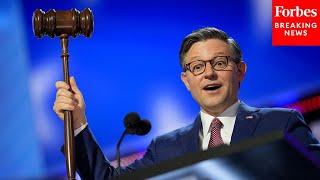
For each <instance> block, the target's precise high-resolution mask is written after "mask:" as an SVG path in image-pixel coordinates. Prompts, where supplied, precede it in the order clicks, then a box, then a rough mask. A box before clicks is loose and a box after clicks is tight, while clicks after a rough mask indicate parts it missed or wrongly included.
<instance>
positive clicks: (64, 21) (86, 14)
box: [32, 8, 93, 179]
mask: <svg viewBox="0 0 320 180" xmlns="http://www.w3.org/2000/svg"><path fill="white" fill-rule="evenodd" d="M32 22H33V23H32V24H33V32H34V35H35V36H36V37H38V38H41V37H42V36H44V35H48V36H49V37H51V38H53V37H55V36H58V37H60V39H61V48H62V54H61V58H62V62H63V77H64V81H65V82H66V83H67V84H69V86H70V81H69V79H70V78H69V65H68V60H69V54H68V37H69V36H72V37H76V36H78V35H81V34H82V35H84V36H85V37H90V36H91V35H92V31H93V15H92V12H91V10H90V9H88V8H86V9H84V10H83V11H81V12H79V11H78V10H77V9H71V10H69V11H55V10H54V9H51V10H49V11H47V12H44V11H42V10H41V9H37V10H35V11H34V12H33V18H32ZM70 87H71V86H70ZM64 144H65V146H64V153H65V156H66V168H67V176H68V179H75V162H74V161H75V153H74V151H75V147H74V132H73V124H72V113H71V111H65V112H64Z"/></svg>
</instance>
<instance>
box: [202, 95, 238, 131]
mask: <svg viewBox="0 0 320 180" xmlns="http://www.w3.org/2000/svg"><path fill="white" fill-rule="evenodd" d="M239 105H240V101H239V100H238V101H237V102H235V103H234V104H232V105H231V106H230V107H228V108H227V109H226V110H225V111H223V112H222V113H221V114H220V115H219V116H218V117H217V118H219V120H220V121H221V122H222V124H223V128H227V129H229V127H230V126H232V125H233V124H234V123H233V122H231V121H230V118H232V117H234V118H235V117H236V115H237V112H238V108H239ZM200 117H201V122H202V133H203V135H205V134H207V133H208V132H209V129H210V124H211V121H212V120H213V119H214V118H215V117H214V116H211V115H210V114H208V113H206V112H204V111H202V110H201V111H200Z"/></svg>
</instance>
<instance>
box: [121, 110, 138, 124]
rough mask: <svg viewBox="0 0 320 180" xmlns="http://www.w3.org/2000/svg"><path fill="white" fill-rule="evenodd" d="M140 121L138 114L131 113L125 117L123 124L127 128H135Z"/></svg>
mask: <svg viewBox="0 0 320 180" xmlns="http://www.w3.org/2000/svg"><path fill="white" fill-rule="evenodd" d="M140 120H141V118H140V116H139V114H138V113H136V112H131V113H128V114H127V115H126V116H125V117H124V121H123V123H124V126H125V127H126V128H135V127H137V123H138V122H139V121H140Z"/></svg>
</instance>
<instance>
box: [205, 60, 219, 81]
mask: <svg viewBox="0 0 320 180" xmlns="http://www.w3.org/2000/svg"><path fill="white" fill-rule="evenodd" d="M204 75H205V78H207V79H212V78H216V77H217V72H216V71H215V70H214V69H213V67H212V65H211V63H210V61H207V62H206V69H205V70H204Z"/></svg>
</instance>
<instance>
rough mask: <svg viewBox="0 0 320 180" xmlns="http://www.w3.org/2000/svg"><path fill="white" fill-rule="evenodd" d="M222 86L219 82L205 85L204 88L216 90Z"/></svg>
mask: <svg viewBox="0 0 320 180" xmlns="http://www.w3.org/2000/svg"><path fill="white" fill-rule="evenodd" d="M221 86H222V85H219V84H211V85H207V86H205V87H204V88H203V89H204V90H205V91H215V90H217V89H219V88H221Z"/></svg>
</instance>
